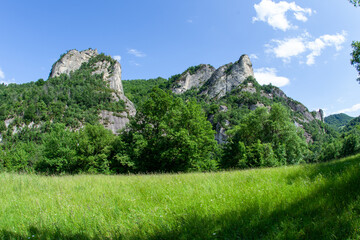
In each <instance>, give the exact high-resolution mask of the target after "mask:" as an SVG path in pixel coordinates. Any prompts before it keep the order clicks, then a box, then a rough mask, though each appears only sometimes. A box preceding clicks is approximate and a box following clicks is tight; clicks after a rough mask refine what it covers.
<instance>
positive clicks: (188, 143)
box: [118, 88, 216, 172]
mask: <svg viewBox="0 0 360 240" xmlns="http://www.w3.org/2000/svg"><path fill="white" fill-rule="evenodd" d="M214 134H215V132H214V131H213V130H212V127H211V124H210V122H208V121H207V120H206V117H205V114H204V112H203V110H202V109H201V107H200V106H199V105H198V104H197V103H196V102H195V100H190V101H187V102H184V101H183V100H182V99H181V98H179V97H175V96H173V95H171V94H170V93H167V92H165V91H163V90H161V89H159V88H155V89H154V90H153V92H152V93H151V94H150V96H149V99H148V100H147V101H146V102H145V103H144V104H143V106H142V107H141V108H140V109H139V111H138V113H137V116H136V117H135V119H133V120H132V121H131V123H130V126H129V129H127V130H125V131H124V132H123V135H122V136H121V137H122V140H123V142H124V144H123V146H126V149H119V150H118V151H120V152H122V153H124V152H126V155H127V156H128V157H129V158H127V159H131V160H132V161H133V164H132V165H133V166H134V170H136V171H140V172H169V171H174V172H178V171H191V170H210V169H214V168H215V167H216V163H215V160H214V159H213V154H212V153H213V151H214V149H215V148H216V141H215V139H214ZM123 155H124V154H123ZM119 158H120V159H121V160H124V157H121V156H119Z"/></svg>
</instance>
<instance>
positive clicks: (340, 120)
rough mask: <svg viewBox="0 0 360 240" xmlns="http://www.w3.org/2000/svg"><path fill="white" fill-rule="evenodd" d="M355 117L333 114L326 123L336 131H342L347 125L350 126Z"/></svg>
mask: <svg viewBox="0 0 360 240" xmlns="http://www.w3.org/2000/svg"><path fill="white" fill-rule="evenodd" d="M352 119H354V118H353V117H350V116H349V115H346V114H345V113H339V114H333V115H330V116H327V117H325V122H326V123H327V124H329V125H330V126H331V127H333V128H334V129H335V130H337V131H340V130H342V129H343V128H344V127H345V125H346V124H348V123H349V122H350V121H351V120H352Z"/></svg>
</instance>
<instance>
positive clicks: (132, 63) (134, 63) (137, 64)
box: [129, 60, 141, 67]
mask: <svg viewBox="0 0 360 240" xmlns="http://www.w3.org/2000/svg"><path fill="white" fill-rule="evenodd" d="M129 63H130V64H131V65H133V66H137V67H138V66H141V65H140V64H139V63H137V62H135V61H132V60H131V61H129Z"/></svg>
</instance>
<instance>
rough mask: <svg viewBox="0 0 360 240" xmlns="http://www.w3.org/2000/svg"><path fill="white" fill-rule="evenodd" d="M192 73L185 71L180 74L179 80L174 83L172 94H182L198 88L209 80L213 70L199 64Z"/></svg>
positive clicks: (210, 67)
mask: <svg viewBox="0 0 360 240" xmlns="http://www.w3.org/2000/svg"><path fill="white" fill-rule="evenodd" d="M196 68H197V69H196V70H195V71H194V72H191V71H190V70H186V71H185V72H184V73H183V74H181V76H180V78H179V79H178V80H177V81H176V82H175V83H174V86H173V87H172V89H171V90H172V91H173V93H176V94H180V93H184V92H186V91H187V90H190V89H191V88H199V87H201V86H202V85H204V83H205V82H206V81H207V80H209V78H210V77H211V75H212V74H213V73H214V72H215V68H214V67H213V66H211V65H209V64H201V65H199V66H197V67H196Z"/></svg>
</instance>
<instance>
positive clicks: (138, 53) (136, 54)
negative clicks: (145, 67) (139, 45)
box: [128, 49, 146, 57]
mask: <svg viewBox="0 0 360 240" xmlns="http://www.w3.org/2000/svg"><path fill="white" fill-rule="evenodd" d="M128 53H129V54H131V55H134V56H135V57H146V54H145V53H143V52H141V51H139V50H136V49H129V50H128Z"/></svg>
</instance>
